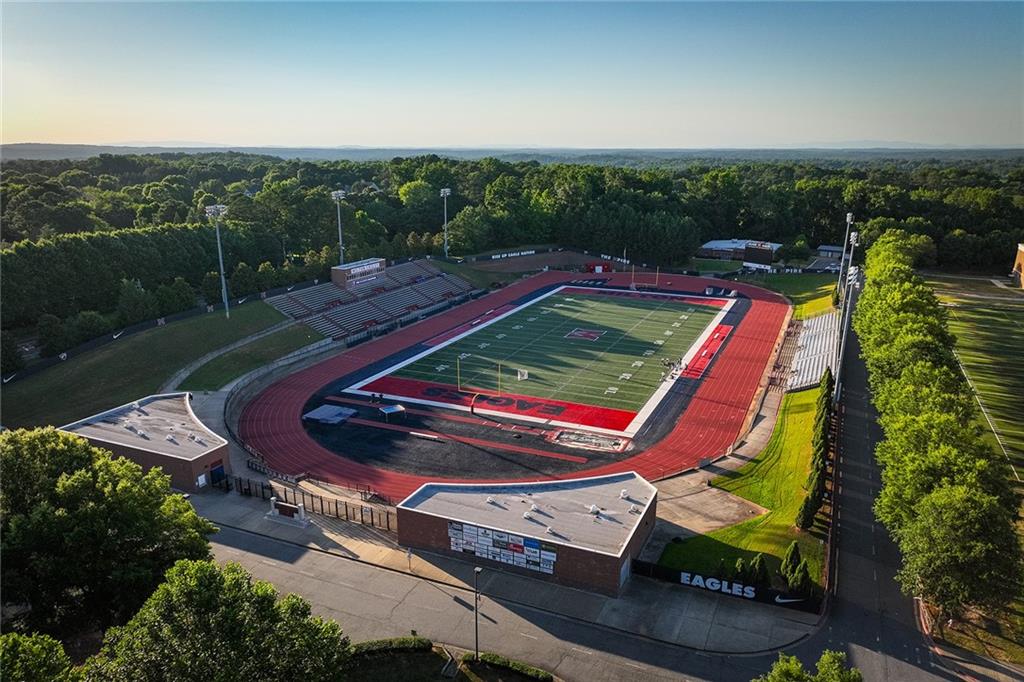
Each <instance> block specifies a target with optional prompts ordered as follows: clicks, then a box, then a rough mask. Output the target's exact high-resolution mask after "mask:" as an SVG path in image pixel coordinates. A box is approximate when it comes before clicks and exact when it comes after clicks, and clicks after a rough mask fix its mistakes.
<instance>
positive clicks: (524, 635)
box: [519, 632, 537, 639]
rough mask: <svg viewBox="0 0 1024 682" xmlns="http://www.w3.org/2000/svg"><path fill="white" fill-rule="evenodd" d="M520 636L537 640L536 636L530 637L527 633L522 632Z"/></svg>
mask: <svg viewBox="0 0 1024 682" xmlns="http://www.w3.org/2000/svg"><path fill="white" fill-rule="evenodd" d="M519 634H521V635H522V636H523V637H529V638H530V639H537V638H536V637H535V636H534V635H528V634H526V633H525V632H520V633H519Z"/></svg>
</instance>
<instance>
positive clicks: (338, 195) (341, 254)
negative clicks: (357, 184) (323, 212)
mask: <svg viewBox="0 0 1024 682" xmlns="http://www.w3.org/2000/svg"><path fill="white" fill-rule="evenodd" d="M346 194H347V193H346V192H345V190H343V189H336V190H334V191H333V192H331V198H332V199H334V205H335V206H337V207H338V265H344V264H345V241H344V239H343V238H342V236H341V200H342V199H344V198H345V196H346Z"/></svg>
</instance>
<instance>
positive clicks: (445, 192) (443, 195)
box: [441, 187, 452, 258]
mask: <svg viewBox="0 0 1024 682" xmlns="http://www.w3.org/2000/svg"><path fill="white" fill-rule="evenodd" d="M451 195H452V191H451V189H449V188H448V187H445V188H444V189H442V190H441V199H443V200H444V257H445V258H447V257H448V197H450V196H451Z"/></svg>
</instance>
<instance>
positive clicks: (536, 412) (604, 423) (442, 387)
mask: <svg viewBox="0 0 1024 682" xmlns="http://www.w3.org/2000/svg"><path fill="white" fill-rule="evenodd" d="M359 390H360V391H366V392H369V393H383V394H385V395H389V396H393V397H395V398H397V399H401V398H408V399H410V400H421V401H429V402H433V403H442V404H445V405H459V406H462V407H469V406H470V404H471V403H472V401H473V396H474V395H477V396H478V397H477V399H476V404H475V407H476V408H477V409H480V410H489V411H491V412H501V413H503V414H508V415H512V416H517V417H532V418H534V419H543V420H546V421H554V422H564V423H568V424H578V425H580V426H590V427H594V428H603V429H611V430H613V431H623V430H625V429H626V427H628V426H629V424H630V423H631V422H632V421H633V419H634V418H635V417H636V414H637V413H636V412H631V411H629V410H616V409H613V408H610V407H597V406H595V405H581V404H580V403H567V402H563V401H561V400H550V399H548V398H535V397H533V396H527V395H517V394H515V393H502V394H501V395H494V394H491V393H481V394H477V393H474V392H471V391H466V390H463V391H459V390H458V388H457V387H455V386H452V385H451V384H440V383H435V382H432V381H418V380H416V379H405V378H403V377H395V376H385V377H381V378H380V379H376V380H375V381H371V382H370V383H368V384H364V385H363V386H360V388H359Z"/></svg>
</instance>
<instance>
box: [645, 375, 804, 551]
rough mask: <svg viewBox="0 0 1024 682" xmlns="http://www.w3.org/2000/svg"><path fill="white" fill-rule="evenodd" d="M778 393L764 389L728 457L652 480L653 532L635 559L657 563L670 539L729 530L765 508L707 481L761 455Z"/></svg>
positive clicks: (776, 410) (774, 415)
mask: <svg viewBox="0 0 1024 682" xmlns="http://www.w3.org/2000/svg"><path fill="white" fill-rule="evenodd" d="M783 395H784V394H783V393H781V392H778V391H769V392H768V394H767V395H766V396H765V399H764V403H763V404H762V405H761V410H760V411H759V412H758V415H757V417H756V418H755V419H754V426H753V428H752V429H751V430H750V433H748V434H747V437H746V438H745V439H744V440H743V442H742V444H741V445H740V446H739V447H738V448H736V450H735V451H734V452H733V454H731V455H728V456H726V457H723V458H722V459H719V460H718V461H716V462H714V463H713V464H710V465H709V466H706V467H704V468H703V469H695V470H693V471H687V472H685V473H682V474H679V475H678V476H673V477H672V478H666V479H664V480H662V481H657V482H656V483H655V484H654V485H655V486H656V487H657V488H658V518H657V520H656V521H655V525H654V533H653V535H652V536H651V539H650V540H649V541H648V542H647V545H646V546H645V547H644V550H643V553H642V554H641V556H640V558H641V559H643V560H644V561H651V562H656V561H657V560H658V557H660V556H661V552H662V550H663V549H664V547H665V544H666V543H668V542H671V541H672V540H673V539H674V538H677V537H678V538H684V539H685V538H688V537H691V536H694V535H700V534H704V533H709V532H711V531H713V530H718V529H719V528H725V527H727V526H732V525H735V524H737V523H740V522H742V521H746V520H747V519H750V518H753V517H755V516H760V515H761V514H764V513H765V512H766V511H768V510H767V509H765V508H763V507H761V506H759V505H756V504H754V503H753V502H750V501H749V500H745V499H743V498H742V497H739V496H737V495H733V494H732V493H729V492H726V491H724V490H720V489H719V488H712V487H710V486H709V485H708V482H709V481H710V480H711V479H713V478H715V477H717V476H720V475H721V474H722V473H724V472H726V471H734V470H736V469H738V468H740V467H741V466H743V465H744V464H746V463H747V462H749V461H750V460H752V459H753V458H755V457H756V456H757V455H759V454H760V453H761V451H762V450H764V448H765V447H766V446H767V445H768V441H769V440H770V439H771V437H772V431H773V430H774V428H775V422H776V419H777V418H778V414H779V407H780V406H781V404H782V397H783Z"/></svg>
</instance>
